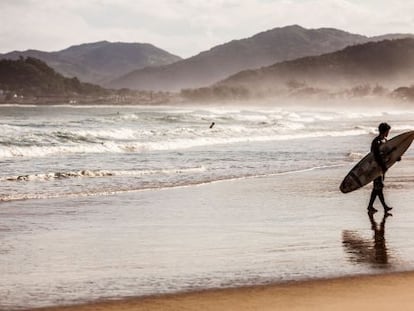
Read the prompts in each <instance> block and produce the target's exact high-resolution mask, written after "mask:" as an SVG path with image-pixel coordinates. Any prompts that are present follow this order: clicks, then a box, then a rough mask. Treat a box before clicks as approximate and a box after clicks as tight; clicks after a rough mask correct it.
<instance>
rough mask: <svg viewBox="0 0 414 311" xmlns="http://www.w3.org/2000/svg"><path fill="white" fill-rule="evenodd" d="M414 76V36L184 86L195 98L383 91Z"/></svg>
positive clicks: (409, 80) (184, 93) (409, 82)
mask: <svg viewBox="0 0 414 311" xmlns="http://www.w3.org/2000/svg"><path fill="white" fill-rule="evenodd" d="M413 82H414V39H411V38H406V39H396V40H384V41H379V42H368V43H364V44H359V45H354V46H349V47H346V48H345V49H343V50H340V51H337V52H333V53H328V54H324V55H320V56H309V57H304V58H300V59H296V60H292V61H286V62H281V63H277V64H275V65H272V66H268V67H263V68H260V69H256V70H246V71H242V72H239V73H237V74H235V75H233V76H231V77H229V78H227V79H225V80H223V81H221V82H219V83H217V84H215V85H214V86H212V87H206V88H199V89H193V90H191V89H190V90H184V91H183V92H182V93H183V95H184V96H186V97H189V98H193V99H197V98H199V99H209V98H230V99H232V98H234V99H242V98H248V97H266V96H285V95H292V94H293V95H298V94H302V95H305V96H311V95H314V94H318V93H319V94H324V95H326V94H329V93H331V94H333V93H336V94H339V93H342V94H344V93H347V92H348V93H352V94H360V95H361V94H368V93H369V92H372V93H377V94H380V93H385V90H386V89H393V88H397V87H400V86H402V85H411V84H412V83H413Z"/></svg>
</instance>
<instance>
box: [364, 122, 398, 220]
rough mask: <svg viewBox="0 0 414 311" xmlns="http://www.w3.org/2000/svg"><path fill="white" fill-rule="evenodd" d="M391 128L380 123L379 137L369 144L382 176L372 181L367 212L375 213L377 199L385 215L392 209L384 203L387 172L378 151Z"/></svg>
mask: <svg viewBox="0 0 414 311" xmlns="http://www.w3.org/2000/svg"><path fill="white" fill-rule="evenodd" d="M390 129H391V126H390V125H389V124H387V123H385V122H384V123H381V124H380V125H379V126H378V131H379V135H378V136H377V137H375V138H374V140H373V141H372V143H371V152H372V153H373V155H374V159H375V161H376V162H377V163H378V165H379V166H380V167H381V170H382V174H381V175H380V176H378V177H377V178H375V179H374V186H373V188H372V192H371V198H370V200H369V204H368V212H370V213H375V212H377V209H376V208H374V205H373V204H374V201H375V199H376V198H377V197H378V198H379V199H380V201H381V204H382V206H383V207H384V211H385V212H386V213H387V212H388V211H390V210H391V209H392V207H389V206H388V205H387V204H386V203H385V199H384V193H383V191H382V190H383V188H384V178H385V172H386V171H387V165H386V163H385V161H384V158H383V155H382V153H381V150H380V146H381V145H382V144H384V143H386V142H387V137H388V134H389V133H390ZM398 160H400V159H398ZM398 160H397V161H398Z"/></svg>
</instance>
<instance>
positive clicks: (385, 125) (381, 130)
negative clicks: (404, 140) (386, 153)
mask: <svg viewBox="0 0 414 311" xmlns="http://www.w3.org/2000/svg"><path fill="white" fill-rule="evenodd" d="M390 129H391V126H390V125H389V124H388V123H385V122H383V123H381V124H380V125H378V131H379V133H380V134H381V135H383V136H385V137H386V136H388V132H389V131H390Z"/></svg>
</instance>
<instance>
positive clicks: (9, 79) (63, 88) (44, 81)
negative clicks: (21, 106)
mask: <svg viewBox="0 0 414 311" xmlns="http://www.w3.org/2000/svg"><path fill="white" fill-rule="evenodd" d="M0 90H3V92H5V93H7V94H10V93H15V94H18V95H20V96H53V95H58V96H63V95H71V96H76V95H104V94H107V93H108V91H107V90H105V89H103V88H101V87H99V86H97V85H93V84H89V83H81V82H80V81H79V80H78V79H77V78H76V77H75V78H65V77H63V76H62V75H61V74H59V73H57V72H56V71H54V70H53V69H52V68H50V67H49V66H48V65H47V64H46V63H44V62H43V61H41V60H38V59H36V58H32V57H27V58H22V57H21V58H20V59H18V60H0Z"/></svg>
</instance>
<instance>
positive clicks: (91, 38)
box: [0, 0, 414, 57]
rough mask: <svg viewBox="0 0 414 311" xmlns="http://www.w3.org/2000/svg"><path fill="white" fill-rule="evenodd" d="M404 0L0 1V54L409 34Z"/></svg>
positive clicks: (176, 49)
mask: <svg viewBox="0 0 414 311" xmlns="http://www.w3.org/2000/svg"><path fill="white" fill-rule="evenodd" d="M413 12H414V1H410V0H393V1H390V0H360V1H358V0H0V53H4V52H9V51H12V50H26V49H39V50H45V51H56V50H60V49H64V48H66V47H68V46H70V45H75V44H79V43H86V42H95V41H100V40H108V41H124V42H147V43H152V44H154V45H156V46H157V47H160V48H162V49H165V50H167V51H169V52H171V53H173V54H177V55H179V56H181V57H189V56H192V55H195V54H197V53H199V52H201V51H203V50H206V49H210V48H211V47H213V46H215V45H218V44H222V43H225V42H228V41H230V40H233V39H241V38H246V37H249V36H252V35H254V34H256V33H258V32H261V31H265V30H268V29H271V28H275V27H282V26H286V25H292V24H298V25H301V26H304V27H306V28H320V27H333V28H339V29H342V30H346V31H349V32H353V33H359V34H364V35H379V34H385V33H396V32H403V33H414V14H413Z"/></svg>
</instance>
